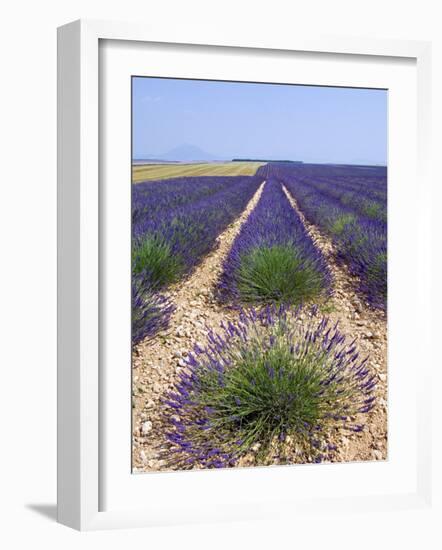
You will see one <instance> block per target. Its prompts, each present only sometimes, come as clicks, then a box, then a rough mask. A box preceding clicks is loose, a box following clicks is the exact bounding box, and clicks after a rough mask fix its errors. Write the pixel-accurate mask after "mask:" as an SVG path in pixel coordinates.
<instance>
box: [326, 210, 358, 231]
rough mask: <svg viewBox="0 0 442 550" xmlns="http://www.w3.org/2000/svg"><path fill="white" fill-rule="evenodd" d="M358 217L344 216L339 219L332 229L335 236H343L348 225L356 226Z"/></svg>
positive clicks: (335, 221) (334, 222)
mask: <svg viewBox="0 0 442 550" xmlns="http://www.w3.org/2000/svg"><path fill="white" fill-rule="evenodd" d="M355 222H356V217H355V216H354V215H353V214H343V215H341V216H339V217H337V218H336V219H335V220H334V221H333V223H332V226H331V228H330V231H331V232H332V233H333V235H341V234H342V233H343V232H344V229H346V227H347V226H348V225H351V224H354V223H355Z"/></svg>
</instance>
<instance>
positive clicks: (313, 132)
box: [132, 77, 388, 164]
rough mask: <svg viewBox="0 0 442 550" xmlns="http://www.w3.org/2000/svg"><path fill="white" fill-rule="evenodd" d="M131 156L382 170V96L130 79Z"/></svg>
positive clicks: (366, 92)
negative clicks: (202, 156) (197, 156)
mask: <svg viewBox="0 0 442 550" xmlns="http://www.w3.org/2000/svg"><path fill="white" fill-rule="evenodd" d="M132 89H133V103H132V105H133V114H132V116H133V157H134V158H146V157H149V156H150V157H152V156H156V155H158V156H159V155H163V154H166V153H168V152H169V151H171V150H173V149H175V148H177V147H182V146H194V147H198V148H199V149H202V150H203V151H205V152H207V153H209V154H210V155H211V156H212V157H213V159H214V160H216V159H229V158H234V157H235V158H238V157H240V158H265V159H290V160H302V161H304V162H330V163H333V162H334V163H348V164H387V93H388V92H387V91H385V90H369V89H352V88H332V87H319V86H294V85H286V84H284V85H280V84H252V83H239V82H222V81H204V80H178V79H162V78H146V77H136V78H133V88H132Z"/></svg>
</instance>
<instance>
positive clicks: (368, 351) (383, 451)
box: [283, 186, 388, 462]
mask: <svg viewBox="0 0 442 550" xmlns="http://www.w3.org/2000/svg"><path fill="white" fill-rule="evenodd" d="M283 189H284V192H285V194H286V196H287V198H288V200H289V201H290V204H291V205H292V207H293V208H294V209H295V211H296V212H297V213H298V215H299V216H300V218H301V220H302V222H303V224H304V226H305V227H306V229H307V231H308V233H309V235H310V237H311V238H312V239H313V241H314V243H315V245H316V246H317V247H318V248H319V249H320V250H321V252H322V253H323V255H324V257H325V259H326V260H327V263H328V266H329V268H330V271H331V273H332V276H333V295H332V297H331V299H330V300H329V301H328V302H327V307H328V308H329V309H330V312H327V313H326V316H327V317H329V318H330V320H331V321H333V322H336V321H338V322H339V328H340V330H341V332H343V333H344V334H346V335H348V337H349V339H353V338H357V340H356V343H357V346H358V348H359V350H360V352H361V356H362V357H365V356H367V355H368V356H369V357H370V361H369V366H370V368H371V369H372V370H373V371H374V372H375V373H376V375H377V388H376V398H377V399H376V406H375V407H374V409H373V410H372V411H371V412H370V413H368V415H362V417H361V422H364V423H365V424H366V427H365V429H364V431H363V432H360V433H354V434H351V436H350V437H347V436H342V435H337V442H338V452H337V454H336V456H335V458H334V459H333V462H348V461H363V460H364V461H365V460H385V459H386V458H387V389H388V388H387V316H386V314H385V312H383V311H381V310H379V309H376V310H375V309H373V308H371V307H370V306H369V305H368V304H367V303H366V302H364V299H363V296H362V295H361V294H360V293H358V292H357V287H358V283H359V280H358V278H357V277H353V276H352V275H351V274H350V273H349V271H348V269H347V268H346V266H345V265H343V264H342V263H340V262H338V261H337V260H336V257H337V255H336V247H335V245H334V244H333V242H332V241H331V239H330V238H329V237H327V236H326V235H325V234H324V233H323V232H322V231H320V230H319V229H318V227H317V226H316V225H313V224H311V223H310V222H308V221H307V219H306V218H305V216H304V214H303V213H302V211H301V210H300V209H299V207H298V204H297V202H296V200H295V199H294V198H293V197H292V196H291V195H290V193H289V192H288V191H287V189H286V188H285V187H284V186H283ZM367 417H368V418H367Z"/></svg>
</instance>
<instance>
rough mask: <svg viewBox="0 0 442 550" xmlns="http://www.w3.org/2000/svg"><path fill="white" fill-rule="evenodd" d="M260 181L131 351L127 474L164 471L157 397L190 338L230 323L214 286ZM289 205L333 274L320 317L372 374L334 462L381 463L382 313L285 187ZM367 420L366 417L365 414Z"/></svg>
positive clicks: (247, 460)
mask: <svg viewBox="0 0 442 550" xmlns="http://www.w3.org/2000/svg"><path fill="white" fill-rule="evenodd" d="M264 184H265V182H264V183H263V184H261V186H260V188H259V189H258V190H257V192H256V193H255V195H254V196H253V198H252V199H251V200H250V202H249V203H248V205H247V207H246V208H245V210H244V212H243V213H242V214H241V216H240V217H239V218H238V219H237V220H236V221H235V222H234V223H232V224H231V225H230V226H229V227H228V228H227V229H226V230H225V231H224V232H223V233H222V234H221V235H220V236H219V237H218V239H217V241H218V242H217V247H216V249H215V250H214V251H213V252H211V253H210V254H209V255H208V256H207V257H206V258H205V259H204V260H203V262H202V263H201V264H200V265H199V266H198V267H197V268H196V270H195V271H194V272H193V274H192V275H191V276H190V277H189V278H188V279H187V281H185V282H184V283H179V284H177V285H175V286H174V287H172V288H171V289H170V290H169V292H168V295H169V296H170V298H171V300H172V301H173V303H174V304H175V305H176V311H175V313H174V315H173V316H172V318H171V321H170V327H169V329H168V330H167V332H164V333H160V334H159V335H157V336H156V338H155V339H154V340H152V341H145V342H142V343H141V344H139V345H138V346H137V347H136V348H135V349H134V351H133V359H132V361H133V363H132V364H133V384H132V392H133V398H132V399H133V401H132V402H133V405H132V406H133V409H132V417H133V440H132V467H133V472H134V473H143V472H154V471H158V470H165V469H167V468H166V467H165V464H164V463H163V461H162V460H161V459H160V458H159V456H158V451H157V446H158V445H159V444H161V443H162V442H163V441H164V438H163V433H164V427H163V426H162V424H161V415H160V398H161V397H162V396H163V395H164V393H165V392H167V391H168V390H169V389H172V387H173V384H174V382H175V380H176V377H177V374H178V373H179V372H180V370H181V369H182V368H183V366H184V365H185V363H184V358H185V357H186V354H187V352H188V351H189V350H191V349H192V348H193V346H194V345H195V344H196V343H199V344H200V345H203V344H204V342H205V339H206V335H207V331H208V327H210V328H213V329H215V330H217V329H218V328H219V325H220V322H221V321H222V320H232V321H233V320H235V318H236V316H237V313H235V312H234V311H232V310H229V309H227V308H225V307H224V306H221V305H220V304H218V303H217V301H216V299H215V297H214V290H215V285H216V283H217V280H218V277H219V275H220V274H221V270H222V264H223V262H224V260H225V258H226V256H227V254H228V253H229V251H230V248H231V246H232V244H233V241H234V239H235V237H236V236H237V234H238V233H239V230H240V228H241V226H242V224H243V223H244V222H245V221H246V219H247V218H248V216H249V215H250V213H251V212H252V210H253V209H254V208H255V206H256V204H257V203H258V200H259V198H260V196H261V193H262V190H263V187H264ZM284 192H285V193H286V195H287V197H288V199H289V201H290V203H291V205H292V207H293V208H294V209H295V210H296V212H297V213H298V214H299V216H300V218H301V220H302V222H303V223H304V225H305V227H306V229H307V231H308V233H309V234H310V236H311V237H312V239H313V241H314V242H315V244H316V246H317V247H318V248H319V249H320V250H321V251H322V253H323V254H324V256H325V258H326V260H327V262H328V265H329V268H330V271H331V273H332V275H333V295H332V297H331V298H330V299H329V300H328V301H327V309H326V311H325V315H326V316H327V317H329V318H330V320H331V321H333V322H336V321H338V322H339V327H340V330H341V331H342V332H343V333H344V334H346V335H348V337H349V339H353V338H355V337H356V338H357V345H358V347H359V350H360V352H361V355H362V356H365V355H369V356H370V363H369V364H370V367H371V368H372V369H373V370H374V371H375V372H376V374H377V378H378V385H377V390H376V391H377V394H376V396H377V401H376V406H375V408H374V409H373V410H372V411H371V412H370V413H369V414H368V415H363V416H364V418H363V419H361V420H362V421H363V422H364V423H365V424H366V428H365V429H364V431H363V432H361V433H354V434H351V436H347V435H342V434H341V433H336V438H334V439H333V441H334V442H335V443H337V447H338V451H337V453H336V455H335V457H334V459H333V461H334V462H348V461H366V460H383V459H386V458H387V320H386V315H385V313H384V312H382V311H379V310H373V309H371V308H370V307H369V306H368V304H367V303H365V302H364V300H363V297H361V296H360V294H358V293H357V290H356V289H357V285H358V279H357V278H355V277H352V276H351V275H350V274H349V272H348V270H347V269H346V267H345V266H343V265H341V264H339V263H338V262H337V261H336V253H335V246H334V245H333V243H332V242H331V240H330V239H329V238H328V237H327V236H325V235H324V234H323V233H322V232H321V231H319V230H318V228H317V227H316V226H315V225H312V224H310V223H309V222H308V221H307V220H306V219H305V216H304V215H303V214H302V212H301V211H300V210H299V208H298V205H297V203H296V201H295V200H294V199H293V198H292V197H291V195H290V194H289V193H288V192H287V190H286V188H285V187H284ZM367 417H368V419H367ZM239 465H241V466H252V465H254V456H253V455H249V456H246V457H244V458H243V459H242V460H241V461H240V463H239Z"/></svg>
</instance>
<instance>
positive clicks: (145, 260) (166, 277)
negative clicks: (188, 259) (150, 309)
mask: <svg viewBox="0 0 442 550" xmlns="http://www.w3.org/2000/svg"><path fill="white" fill-rule="evenodd" d="M182 269H183V266H182V262H181V260H180V258H178V257H177V256H176V255H174V254H173V253H172V251H171V249H170V246H169V244H168V243H167V242H165V241H164V240H162V239H161V237H158V236H147V237H146V238H145V239H143V240H142V241H141V242H139V243H136V244H135V245H134V247H133V249H132V271H133V273H134V274H139V273H142V272H147V273H149V275H150V278H151V281H152V282H153V285H154V286H155V287H157V288H161V287H164V286H166V285H168V284H170V283H173V282H176V281H177V280H178V278H179V276H180V274H181V272H182Z"/></svg>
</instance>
